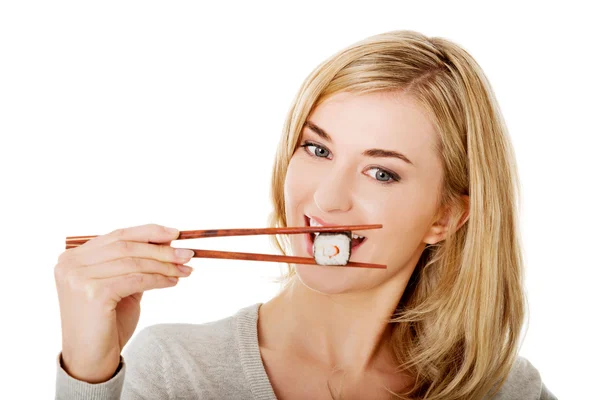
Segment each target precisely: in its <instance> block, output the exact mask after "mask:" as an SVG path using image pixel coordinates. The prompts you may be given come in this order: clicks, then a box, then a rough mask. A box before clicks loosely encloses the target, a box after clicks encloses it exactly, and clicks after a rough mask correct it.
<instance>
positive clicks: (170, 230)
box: [165, 227, 179, 235]
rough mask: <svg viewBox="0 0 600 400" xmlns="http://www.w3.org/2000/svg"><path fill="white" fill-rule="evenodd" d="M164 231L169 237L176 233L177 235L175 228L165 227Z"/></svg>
mask: <svg viewBox="0 0 600 400" xmlns="http://www.w3.org/2000/svg"><path fill="white" fill-rule="evenodd" d="M165 230H166V231H167V232H169V233H170V234H171V235H175V234H176V233H179V229H176V228H167V227H165Z"/></svg>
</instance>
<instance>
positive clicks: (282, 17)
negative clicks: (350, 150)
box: [0, 1, 600, 399]
mask: <svg viewBox="0 0 600 400" xmlns="http://www.w3.org/2000/svg"><path fill="white" fill-rule="evenodd" d="M206 3H207V4H208V2H206ZM282 3H284V2H282ZM413 3H418V4H417V5H416V4H413ZM220 4H221V5H219V6H215V5H214V4H212V3H211V5H210V6H209V5H201V4H200V2H183V1H180V2H166V1H164V2H156V1H143V2H130V1H122V2H121V1H120V2H109V1H105V2H81V1H73V2H41V1H40V2H37V3H33V2H28V1H5V2H2V3H1V5H0V133H1V135H2V136H1V142H0V156H1V158H0V167H1V168H0V174H1V182H0V183H1V186H0V187H1V188H2V189H1V190H2V196H1V200H0V202H1V207H0V213H1V215H0V216H1V221H0V223H1V230H0V235H1V236H0V243H1V245H2V265H1V267H2V270H3V273H2V278H1V284H2V291H1V296H2V299H1V300H2V301H1V303H0V304H1V305H2V320H1V321H2V329H1V332H2V336H1V339H2V340H1V343H2V362H1V363H0V365H1V366H0V368H1V369H2V371H1V374H0V380H1V381H2V383H1V387H2V390H3V394H2V397H3V398H9V397H10V398H12V397H13V396H15V395H14V393H15V391H17V390H20V391H22V392H21V394H20V395H19V396H18V397H19V398H53V395H54V379H55V359H56V356H57V354H58V352H59V351H60V346H61V342H60V319H59V309H58V302H57V299H56V291H55V286H54V277H53V268H54V265H55V263H56V259H57V257H58V255H59V254H60V253H61V252H62V248H63V244H64V238H65V236H70V235H87V234H102V233H106V232H108V231H111V230H113V229H115V228H119V227H127V226H132V225H138V224H144V223H148V222H155V223H159V224H164V225H168V226H174V227H177V228H179V229H181V230H188V229H209V228H238V227H239V228H242V227H263V226H266V218H267V214H268V212H269V211H270V203H269V197H268V196H269V189H270V188H269V186H270V177H271V167H272V162H273V157H274V152H275V148H276V145H277V141H278V140H279V135H280V132H281V128H282V126H283V121H284V118H285V114H286V112H287V110H288V107H289V106H290V104H291V102H292V99H293V96H294V94H295V93H296V91H297V90H298V88H299V87H300V85H301V83H302V81H303V80H304V78H305V77H306V76H307V75H308V74H309V72H310V71H311V70H312V69H313V68H314V67H315V66H316V65H317V64H318V63H320V62H321V61H322V60H324V59H325V58H326V57H328V56H329V55H331V54H332V53H334V52H336V51H338V50H340V49H341V48H343V47H345V46H347V45H349V44H351V43H353V42H355V41H357V40H360V39H363V38H365V37H366V36H370V35H373V34H376V33H381V32H385V31H388V30H394V29H414V30H417V31H420V32H422V33H425V34H426V35H429V36H442V37H446V38H449V39H451V40H453V41H455V42H457V43H458V44H460V45H462V46H463V47H464V48H465V49H467V51H469V52H470V53H471V54H472V55H473V56H474V57H475V58H476V60H477V61H478V62H479V63H480V64H481V65H482V67H483V69H484V71H485V72H486V74H487V76H488V77H489V79H490V81H491V83H492V85H493V88H494V89H495V92H496V94H497V96H498V99H499V102H500V105H501V108H502V110H503V112H504V115H505V118H506V121H507V123H508V126H509V129H510V134H511V136H512V139H513V142H514V145H515V148H516V153H517V157H518V166H519V169H520V177H521V181H522V187H523V220H522V231H523V238H524V245H525V259H526V268H527V280H526V285H527V294H528V296H529V303H530V311H531V316H530V325H529V329H528V331H527V336H526V338H525V340H524V343H523V346H522V348H521V352H520V353H521V355H522V356H525V357H526V358H528V359H529V360H530V361H531V362H532V363H533V364H534V365H535V366H536V367H537V368H538V369H539V371H540V373H541V374H542V378H543V380H544V382H546V384H547V386H548V387H549V388H550V389H551V390H552V391H553V392H554V393H555V394H556V395H557V396H558V397H559V398H560V399H582V398H586V399H588V398H592V397H594V396H599V395H598V394H597V390H594V389H593V387H594V386H595V385H596V384H597V382H598V373H599V372H600V368H599V367H598V362H597V360H598V359H599V358H600V351H599V346H598V344H597V339H598V338H599V337H600V330H599V328H598V325H597V320H598V306H599V305H600V304H599V301H598V291H599V290H598V287H597V285H598V278H599V277H600V275H599V273H598V269H599V267H600V262H599V261H598V256H597V254H596V250H597V246H598V239H599V235H598V227H599V226H600V219H599V217H598V204H600V201H599V196H598V191H597V187H598V173H599V172H600V166H599V162H598V146H599V145H600V140H599V139H598V137H599V133H600V132H599V128H598V112H599V110H598V108H599V105H600V104H599V101H598V92H599V90H600V79H599V78H598V68H599V67H598V63H597V61H598V59H597V56H596V53H597V51H598V38H600V31H599V29H598V27H594V26H593V24H595V23H596V19H595V17H594V16H595V15H596V16H597V13H594V12H592V9H591V8H589V7H585V6H584V4H585V3H581V4H577V3H574V2H568V3H567V2H565V3H564V5H562V6H558V5H556V6H549V5H548V4H546V3H539V4H533V3H529V4H531V5H527V4H524V2H523V3H520V4H519V5H516V4H513V5H510V4H507V3H506V2H502V3H501V4H500V3H499V2H498V3H497V5H496V6H491V5H487V4H486V5H484V4H483V3H461V2H456V1H453V2H447V4H444V3H442V2H440V3H438V4H435V3H432V2H410V3H408V2H400V1H396V2H387V3H383V2H375V1H369V2H361V3H357V4H350V3H348V2H337V3H332V2H323V3H322V4H318V3H310V2H307V1H302V2H295V3H293V4H290V3H287V2H286V3H285V5H282V4H278V5H276V4H275V3H274V4H272V5H269V4H266V3H263V4H260V3H257V2H243V3H242V2H239V3H232V2H229V3H225V2H222V3H220ZM174 245H177V246H179V247H185V246H188V247H196V248H214V249H223V250H237V251H252V252H263V253H264V252H270V253H272V252H274V249H273V248H272V247H271V246H270V245H269V243H268V240H267V238H266V237H262V236H259V237H255V238H241V239H236V238H220V239H208V240H206V239H205V240H203V241H201V242H199V241H191V242H185V243H183V242H175V243H174ZM191 265H192V266H194V267H195V269H196V270H195V272H194V273H193V275H192V276H191V277H190V278H189V279H185V280H183V281H182V282H180V283H179V284H178V286H177V287H175V288H169V289H165V290H157V291H150V292H147V293H146V296H145V297H144V300H143V304H142V317H141V320H140V324H139V326H138V331H139V330H140V329H141V328H143V327H145V326H148V325H151V324H155V323H166V322H190V323H201V322H206V321H210V320H214V319H217V318H222V317H226V316H228V315H230V314H232V313H234V312H235V311H236V310H238V309H239V308H241V307H244V306H246V305H249V304H252V303H255V302H263V301H267V300H268V299H269V298H270V297H271V296H273V295H274V294H275V293H276V291H277V289H278V286H277V285H276V284H273V283H271V282H270V280H271V279H272V278H274V277H276V276H277V275H278V274H279V271H280V270H279V266H278V264H275V263H257V262H240V261H222V260H198V259H195V260H193V261H192V262H191ZM594 392H595V394H593V393H594ZM8 394H13V396H8ZM5 395H7V396H6V397H5ZM595 398H600V397H595Z"/></svg>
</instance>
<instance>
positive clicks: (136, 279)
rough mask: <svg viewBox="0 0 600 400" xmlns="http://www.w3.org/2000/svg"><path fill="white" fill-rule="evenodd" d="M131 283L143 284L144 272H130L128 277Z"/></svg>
mask: <svg viewBox="0 0 600 400" xmlns="http://www.w3.org/2000/svg"><path fill="white" fill-rule="evenodd" d="M128 279H129V281H130V283H131V284H133V285H135V286H141V285H143V284H144V274H132V275H130V276H129V277H128Z"/></svg>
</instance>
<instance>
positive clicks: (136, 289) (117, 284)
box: [88, 274, 179, 302]
mask: <svg viewBox="0 0 600 400" xmlns="http://www.w3.org/2000/svg"><path fill="white" fill-rule="evenodd" d="M178 281H179V279H178V278H176V277H173V276H170V277H167V276H164V275H161V274H129V275H122V276H116V277H112V278H107V279H94V280H93V281H92V282H91V283H90V285H88V296H92V297H95V296H98V295H101V294H102V293H103V291H106V290H108V292H109V293H110V296H111V297H112V298H113V300H114V301H116V302H119V301H121V299H123V298H125V297H127V296H130V295H132V294H134V293H141V292H145V291H146V290H152V289H162V288H166V287H171V286H175V285H176V284H177V282H178Z"/></svg>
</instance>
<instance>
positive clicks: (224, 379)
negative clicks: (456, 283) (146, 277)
mask: <svg viewBox="0 0 600 400" xmlns="http://www.w3.org/2000/svg"><path fill="white" fill-rule="evenodd" d="M259 307H260V303H258V304H254V305H251V306H248V307H245V308H242V309H241V310H239V311H238V312H237V313H235V315H232V316H230V317H227V318H224V319H221V320H218V321H214V322H209V323H204V324H158V325H153V326H149V327H147V328H144V329H142V330H141V331H140V332H139V333H138V334H137V335H136V336H135V337H134V339H133V340H132V341H131V343H130V344H129V346H127V347H126V349H125V350H124V352H123V356H122V357H121V364H120V365H119V368H118V369H117V373H116V374H115V375H114V376H113V377H112V378H111V379H110V380H108V381H106V382H103V383H96V384H91V383H87V382H83V381H79V380H77V379H74V378H73V377H71V376H70V375H68V374H67V373H66V372H65V370H64V369H63V368H62V364H61V361H62V359H61V354H59V355H58V357H57V376H56V399H60V400H75V399H89V400H109V399H110V400H118V399H121V400H137V399H219V400H223V399H254V400H277V398H276V396H275V393H274V391H273V387H272V386H271V383H270V382H269V377H268V376H267V373H266V372H265V368H264V365H263V362H262V359H261V356H260V350H259V346H258V331H257V321H258V308H259ZM508 399H511V400H512V399H519V400H530V399H531V400H534V399H535V400H552V399H554V400H556V397H555V396H554V395H553V394H552V393H551V392H550V391H549V390H548V389H547V388H546V386H545V385H544V384H543V382H542V380H541V378H540V374H539V372H538V370H537V369H536V368H535V367H534V366H533V365H532V364H531V363H530V362H529V361H528V360H527V359H525V358H523V357H520V356H519V357H518V359H517V361H516V363H515V364H514V365H513V367H512V369H511V372H510V375H509V377H508V380H507V381H506V382H505V383H504V385H503V386H502V388H501V389H500V392H498V393H497V394H496V396H495V397H494V400H508Z"/></svg>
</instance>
